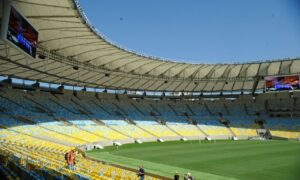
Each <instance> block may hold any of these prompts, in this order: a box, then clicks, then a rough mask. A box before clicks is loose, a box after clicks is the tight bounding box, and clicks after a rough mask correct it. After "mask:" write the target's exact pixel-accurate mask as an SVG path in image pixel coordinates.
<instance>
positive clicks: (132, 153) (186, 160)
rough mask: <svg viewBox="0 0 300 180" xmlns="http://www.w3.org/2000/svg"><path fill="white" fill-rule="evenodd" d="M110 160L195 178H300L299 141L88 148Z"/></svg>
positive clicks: (133, 166)
mask: <svg viewBox="0 0 300 180" xmlns="http://www.w3.org/2000/svg"><path fill="white" fill-rule="evenodd" d="M87 154H88V156H90V157H92V158H95V159H99V160H105V161H108V162H111V163H115V164H120V165H124V166H127V167H131V168H137V166H138V165H143V166H144V167H145V170H146V171H148V172H152V173H156V174H160V175H164V176H168V177H172V176H173V175H174V172H176V171H178V172H179V173H180V174H181V177H182V175H183V174H185V173H187V172H191V173H192V175H193V176H194V177H195V178H196V179H208V180H217V179H242V180H250V179H251V180H256V179H263V180H277V179H278V180H279V179H280V180H299V179H300V142H295V141H279V140H272V141H246V140H245V141H216V142H215V143H214V142H213V141H212V142H208V141H201V142H200V141H186V142H182V141H171V142H163V143H159V142H150V143H143V144H128V145H123V146H121V147H119V148H118V149H117V148H116V147H115V146H111V147H106V148H105V149H103V150H93V151H89V152H87Z"/></svg>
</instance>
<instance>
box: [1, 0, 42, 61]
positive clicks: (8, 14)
mask: <svg viewBox="0 0 300 180" xmlns="http://www.w3.org/2000/svg"><path fill="white" fill-rule="evenodd" d="M3 6H4V11H3V16H2V26H1V37H2V39H3V40H4V41H6V42H8V43H9V44H10V45H12V46H13V47H15V48H17V49H19V50H21V51H22V52H24V54H26V55H27V56H29V57H30V58H35V57H36V46H37V41H38V32H37V30H35V29H34V27H33V26H32V25H31V24H30V23H29V22H28V20H27V19H26V18H25V17H24V16H22V15H21V14H20V13H19V11H18V10H17V9H16V8H15V7H14V6H12V5H11V4H10V3H9V2H7V1H4V4H3Z"/></svg>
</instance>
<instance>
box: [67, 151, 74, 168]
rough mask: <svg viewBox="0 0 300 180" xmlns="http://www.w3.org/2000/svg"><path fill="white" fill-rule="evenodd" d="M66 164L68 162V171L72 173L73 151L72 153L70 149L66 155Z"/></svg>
mask: <svg viewBox="0 0 300 180" xmlns="http://www.w3.org/2000/svg"><path fill="white" fill-rule="evenodd" d="M67 162H68V167H69V169H70V170H72V171H74V165H75V151H74V149H71V151H70V152H69V153H68V157H67Z"/></svg>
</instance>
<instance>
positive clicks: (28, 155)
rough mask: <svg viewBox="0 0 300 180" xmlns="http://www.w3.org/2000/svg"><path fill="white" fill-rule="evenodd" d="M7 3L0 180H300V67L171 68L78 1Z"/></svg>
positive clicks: (292, 63)
mask: <svg viewBox="0 0 300 180" xmlns="http://www.w3.org/2000/svg"><path fill="white" fill-rule="evenodd" d="M0 2H1V8H0V9H1V40H0V77H1V82H0V160H1V161H0V177H1V178H0V179H10V180H13V179H82V180H86V179H99V180H108V179H119V180H123V179H124V180H134V179H152V180H154V179H174V175H175V174H177V175H178V176H180V179H183V178H184V179H202V180H223V179H224V180H227V179H241V180H254V179H265V180H277V179H278V180H279V179H280V180H283V179H284V180H297V179H300V170H299V168H300V142H299V141H300V91H299V88H300V84H299V76H300V59H297V58H293V59H277V60H268V61H253V62H247V63H224V64H220V63H219V64H209V63H200V64H192V63H184V62H175V61H169V60H164V59H160V58H155V57H152V56H146V55H143V54H139V53H137V52H133V51H130V50H127V49H124V48H121V47H120V46H118V45H116V44H114V43H112V42H111V41H109V40H107V39H106V38H105V37H104V36H103V35H101V33H99V32H98V30H97V29H96V28H95V27H94V26H93V25H92V23H91V22H90V21H89V20H88V18H87V16H86V14H85V13H84V11H83V9H82V8H81V6H80V4H79V1H77V0H14V1H10V0H2V1H0ZM178 179H179V178H178Z"/></svg>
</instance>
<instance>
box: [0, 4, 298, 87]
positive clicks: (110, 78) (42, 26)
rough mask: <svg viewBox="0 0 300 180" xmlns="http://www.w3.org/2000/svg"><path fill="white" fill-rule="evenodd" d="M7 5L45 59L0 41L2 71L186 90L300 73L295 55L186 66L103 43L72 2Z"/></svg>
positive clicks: (29, 76) (239, 84)
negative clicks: (28, 27) (31, 30)
mask: <svg viewBox="0 0 300 180" xmlns="http://www.w3.org/2000/svg"><path fill="white" fill-rule="evenodd" d="M13 5H14V6H15V7H16V8H17V9H18V10H19V11H20V12H21V13H22V14H23V15H25V16H26V17H27V19H28V20H29V21H30V23H31V24H32V25H33V26H34V27H35V28H36V29H37V30H38V31H39V43H38V44H39V48H38V54H44V55H46V58H45V59H40V58H36V59H34V60H32V59H28V58H27V57H26V56H24V55H23V54H22V53H21V52H20V51H18V50H16V49H14V48H10V47H9V46H6V45H5V43H4V42H3V41H0V42H1V44H0V63H1V66H0V74H2V75H10V76H15V77H20V78H24V79H31V80H37V81H43V82H52V83H59V84H71V85H79V86H90V87H102V88H113V89H131V90H151V91H185V92H190V91H191V92H192V91H232V90H252V89H253V88H257V89H259V88H262V87H263V86H264V80H263V79H262V77H264V76H273V75H274V76H276V75H290V74H299V73H300V60H299V59H289V60H278V61H267V62H253V63H244V64H188V63H178V62H172V61H165V60H161V59H158V58H153V57H147V56H144V55H140V54H138V53H135V52H130V51H128V50H125V49H122V48H120V47H118V46H116V45H114V44H112V43H110V42H108V41H107V40H106V39H105V38H104V37H103V36H101V35H100V34H99V33H97V31H96V30H95V29H94V28H93V27H92V26H91V25H90V23H89V22H88V20H87V19H86V18H85V15H84V14H83V12H82V11H81V9H80V7H79V6H78V2H77V1H73V0H15V1H13ZM7 52H8V53H7ZM249 53H251V50H249ZM74 67H78V68H74Z"/></svg>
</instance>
